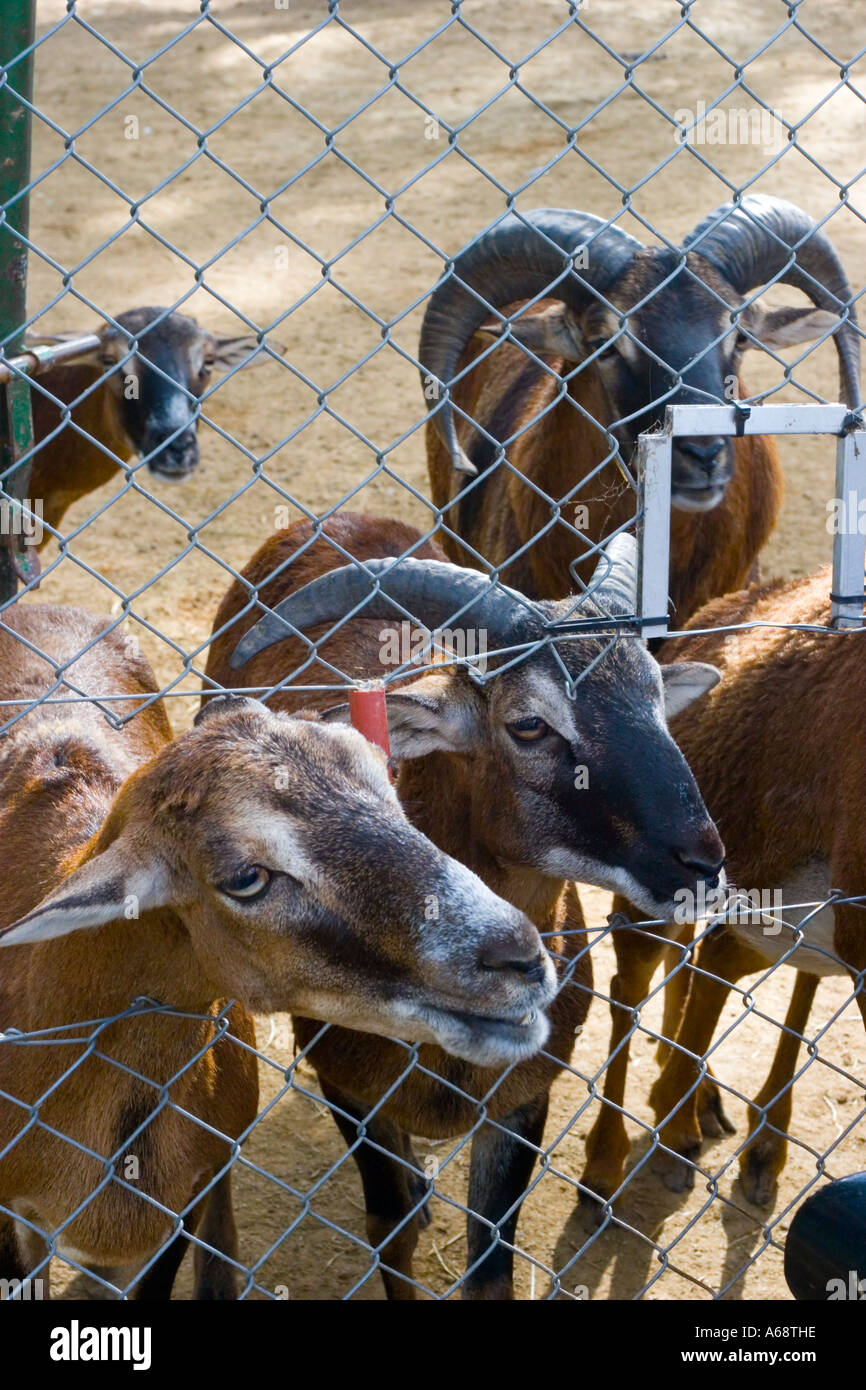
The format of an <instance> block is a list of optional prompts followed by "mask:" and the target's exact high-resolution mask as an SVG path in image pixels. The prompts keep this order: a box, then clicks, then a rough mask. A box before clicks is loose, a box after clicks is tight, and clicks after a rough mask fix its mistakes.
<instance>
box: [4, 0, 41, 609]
mask: <svg viewBox="0 0 866 1390" xmlns="http://www.w3.org/2000/svg"><path fill="white" fill-rule="evenodd" d="M35 34H36V0H3V24H2V45H3V48H2V52H0V341H4V350H5V355H6V356H7V357H13V356H14V355H15V354H16V353H17V352H18V351H19V349H20V346H21V332H20V330H21V328H22V326H23V324H24V322H25V319H26V316H27V303H26V300H27V248H26V246H25V244H24V242H23V241H22V240H21V237H22V236H23V237H26V236H27V235H28V232H29V213H30V196H29V193H27V192H22V190H24V189H27V186H28V184H29V182H30V112H29V111H28V110H27V108H26V106H24V105H23V104H22V102H21V101H20V100H19V95H20V96H21V97H24V98H26V100H27V101H29V102H32V99H33V53H32V51H31V50H32V44H33V40H34V37H35ZM22 54H23V55H24V56H23V57H22V56H20V55H22ZM18 234H20V235H18ZM10 335H11V336H10ZM32 445H33V422H32V419H31V411H30V387H29V384H28V382H27V379H26V378H16V379H15V380H13V381H10V382H8V384H7V385H6V386H4V387H2V388H0V507H2V521H3V531H5V532H6V534H4V535H0V602H5V601H6V600H7V599H10V598H12V597H13V596H14V595H15V593H16V592H17V588H18V580H19V578H21V579H27V578H29V577H31V575H33V574H37V573H38V568H39V567H38V561H37V559H36V551H35V549H34V547H33V546H25V545H24V544H23V535H22V532H23V530H24V528H23V527H22V526H21V525H20V522H21V515H20V511H17V521H18V523H19V524H18V525H15V519H16V510H17V509H16V508H15V506H14V503H15V502H16V501H17V502H20V501H21V500H22V499H24V498H26V497H27V494H28V489H29V486H30V463H29V461H28V462H27V463H24V464H21V465H20V466H19V467H17V468H16V467H15V465H16V463H17V461H18V459H20V458H21V456H22V455H23V454H25V453H26V452H27V451H28V450H29V449H30V448H32ZM16 532H17V534H16Z"/></svg>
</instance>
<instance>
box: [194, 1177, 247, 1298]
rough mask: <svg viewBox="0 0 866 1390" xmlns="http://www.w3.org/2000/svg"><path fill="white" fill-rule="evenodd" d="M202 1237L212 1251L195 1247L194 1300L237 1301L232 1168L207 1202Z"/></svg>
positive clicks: (216, 1185) (211, 1193)
mask: <svg viewBox="0 0 866 1390" xmlns="http://www.w3.org/2000/svg"><path fill="white" fill-rule="evenodd" d="M199 1237H200V1238H201V1240H203V1241H205V1242H206V1244H207V1245H209V1246H211V1247H212V1249H210V1250H205V1249H203V1248H202V1246H200V1245H197V1246H196V1249H195V1256H194V1259H195V1297H196V1298H197V1299H207V1300H210V1301H217V1300H220V1301H225V1300H226V1299H235V1298H237V1296H238V1272H237V1269H236V1268H235V1265H234V1264H232V1263H231V1261H235V1262H237V1258H238V1230H237V1226H236V1225H235V1212H234V1204H233V1203H232V1170H231V1168H228V1169H226V1171H225V1173H223V1175H222V1177H221V1178H218V1179H217V1181H216V1182H215V1183H214V1185H213V1187H212V1188H211V1189H210V1191H209V1192H208V1194H207V1197H206V1198H205V1202H204V1211H203V1212H202V1220H201V1230H200V1231H199ZM222 1256H225V1259H223V1258H221V1257H222Z"/></svg>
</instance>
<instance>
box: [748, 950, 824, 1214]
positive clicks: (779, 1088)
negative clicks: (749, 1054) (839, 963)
mask: <svg viewBox="0 0 866 1390" xmlns="http://www.w3.org/2000/svg"><path fill="white" fill-rule="evenodd" d="M817 988H818V976H817V975H807V974H806V972H805V971H803V970H798V971H797V974H796V979H795V981H794V992H793V994H792V995H791V1002H790V1004H789V1005H788V1012H787V1013H786V1015H785V1028H784V1030H783V1032H782V1033H781V1034H780V1036H779V1041H778V1043H777V1045H776V1055H775V1056H774V1058H773V1065H772V1067H771V1068H770V1074H769V1076H768V1077H767V1079H766V1081H765V1082H764V1084H763V1086H762V1087H761V1089H760V1091H759V1092H758V1094H757V1095H756V1097H755V1108H754V1109H753V1110H752V1111H751V1112H750V1119H749V1133H750V1134H755V1130H756V1129H757V1134H755V1138H754V1139H753V1140H752V1141H751V1142H750V1144H749V1146H748V1148H747V1149H744V1150H743V1152H742V1153H741V1154H740V1182H741V1184H742V1187H743V1192H744V1193H745V1196H746V1199H747V1201H749V1202H754V1203H755V1205H756V1206H759V1207H763V1206H767V1205H769V1203H770V1201H771V1199H772V1198H773V1196H774V1194H775V1191H776V1184H777V1181H778V1178H779V1174H780V1173H781V1171H782V1169H783V1168H784V1166H785V1158H786V1156H787V1153H788V1139H787V1132H788V1126H789V1125H790V1122H791V1104H792V1100H793V1089H794V1088H793V1077H794V1072H795V1071H796V1069H797V1055H798V1053H799V1051H800V1043H801V1041H802V1037H803V1033H804V1032H805V1029H806V1024H807V1023H808V1021H809V1011H810V1009H811V1007H812V1000H813V999H814V998H815V990H816V989H817ZM762 1111H765V1112H766V1117H765V1118H763V1122H762V1115H761V1112H762Z"/></svg>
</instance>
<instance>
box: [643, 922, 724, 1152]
mask: <svg viewBox="0 0 866 1390" xmlns="http://www.w3.org/2000/svg"><path fill="white" fill-rule="evenodd" d="M682 956H683V953H682V951H681V950H679V949H678V948H677V947H676V946H669V947H667V949H666V950H665V962H664V971H665V974H666V975H670V979H669V980H668V982H667V984H666V985H665V994H664V1015H663V1017H662V1038H661V1041H660V1042H659V1045H658V1047H657V1048H656V1060H657V1061H658V1064H659V1066H660V1067H663V1066H664V1065H665V1063H666V1062H667V1060H668V1057H669V1056H670V1054H671V1042H672V1040H673V1039H674V1038H675V1037H676V1036H677V1034H678V1032H679V1030H680V1025H681V1024H682V1020H683V1013H684V1011H685V1006H686V999H687V997H688V992H689V983H690V978H691V971H690V970H688V969H686V968H685V967H683V966H682V965H681V961H682ZM678 966H679V969H678V968H677V967H678ZM698 1124H699V1125H700V1127H701V1134H702V1135H703V1136H704V1138H705V1139H718V1138H719V1137H720V1136H721V1135H722V1134H733V1133H734V1132H735V1129H734V1126H733V1125H732V1124H731V1122H730V1120H729V1119H728V1117H727V1115H726V1114H725V1108H724V1105H723V1103H722V1092H721V1089H720V1087H719V1085H718V1082H717V1081H716V1080H715V1078H714V1076H713V1073H712V1068H710V1067H708V1068H707V1075H706V1076H705V1077H704V1078H703V1080H702V1081H701V1083H700V1085H699V1086H698Z"/></svg>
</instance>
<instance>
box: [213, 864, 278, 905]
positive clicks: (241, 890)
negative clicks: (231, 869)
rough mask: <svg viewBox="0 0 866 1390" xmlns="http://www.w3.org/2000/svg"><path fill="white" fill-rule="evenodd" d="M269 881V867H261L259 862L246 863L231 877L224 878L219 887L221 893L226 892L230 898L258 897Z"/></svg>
mask: <svg viewBox="0 0 866 1390" xmlns="http://www.w3.org/2000/svg"><path fill="white" fill-rule="evenodd" d="M270 881H271V871H270V869H264V868H262V865H261V864H248V865H247V867H246V868H245V869H240V870H239V871H238V872H237V873H236V874H233V875H232V877H231V878H229V879H226V881H225V883H221V884H220V885H219V888H220V892H221V893H226V894H227V895H228V896H229V897H230V898H258V897H261V895H262V893H264V891H265V889H266V888H267V886H268V884H269V883H270Z"/></svg>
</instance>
